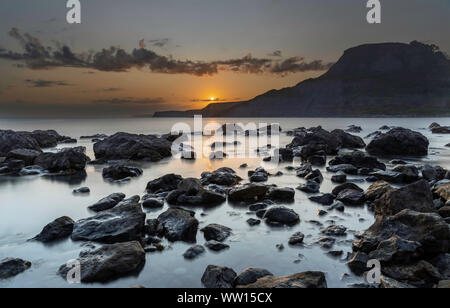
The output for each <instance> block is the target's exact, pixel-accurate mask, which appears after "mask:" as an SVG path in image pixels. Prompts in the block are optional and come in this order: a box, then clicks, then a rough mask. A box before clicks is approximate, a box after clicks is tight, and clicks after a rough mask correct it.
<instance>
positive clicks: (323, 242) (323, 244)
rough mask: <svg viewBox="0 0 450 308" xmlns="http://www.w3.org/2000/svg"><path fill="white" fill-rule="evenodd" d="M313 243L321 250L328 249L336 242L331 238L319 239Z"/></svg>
mask: <svg viewBox="0 0 450 308" xmlns="http://www.w3.org/2000/svg"><path fill="white" fill-rule="evenodd" d="M314 243H315V244H319V245H320V246H321V247H322V248H325V249H330V248H332V247H333V246H334V243H336V240H335V239H334V238H332V237H321V238H319V239H317V240H316V241H315V242H314Z"/></svg>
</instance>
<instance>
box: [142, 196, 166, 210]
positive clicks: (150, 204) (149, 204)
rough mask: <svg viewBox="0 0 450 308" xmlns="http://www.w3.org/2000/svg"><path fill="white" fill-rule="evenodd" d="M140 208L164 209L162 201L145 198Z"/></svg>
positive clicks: (160, 199)
mask: <svg viewBox="0 0 450 308" xmlns="http://www.w3.org/2000/svg"><path fill="white" fill-rule="evenodd" d="M142 206H143V207H144V208H147V209H160V208H162V207H164V199H162V198H145V199H143V201H142Z"/></svg>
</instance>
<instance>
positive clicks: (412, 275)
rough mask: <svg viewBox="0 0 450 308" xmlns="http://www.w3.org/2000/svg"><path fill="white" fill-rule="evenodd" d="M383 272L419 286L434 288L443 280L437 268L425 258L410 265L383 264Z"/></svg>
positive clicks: (403, 281)
mask: <svg viewBox="0 0 450 308" xmlns="http://www.w3.org/2000/svg"><path fill="white" fill-rule="evenodd" d="M381 272H382V273H383V275H385V276H388V277H391V278H393V279H395V280H397V281H400V282H402V283H407V284H409V285H413V286H415V287H419V288H432V287H434V285H435V284H437V283H438V282H439V281H440V280H441V275H440V274H439V272H438V271H437V269H436V268H435V267H434V266H433V265H431V264H430V263H428V262H426V261H424V260H421V261H419V262H417V263H414V264H409V265H405V264H401V265H388V266H383V267H382V268H381Z"/></svg>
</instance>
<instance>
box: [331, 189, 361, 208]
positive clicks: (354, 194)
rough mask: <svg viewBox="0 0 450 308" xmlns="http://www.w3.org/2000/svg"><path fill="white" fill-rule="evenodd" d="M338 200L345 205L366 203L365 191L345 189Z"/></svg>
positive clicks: (337, 197) (338, 196)
mask: <svg viewBox="0 0 450 308" xmlns="http://www.w3.org/2000/svg"><path fill="white" fill-rule="evenodd" d="M336 200H338V201H341V202H342V203H344V204H345V205H353V206H358V205H362V204H364V201H366V198H365V196H364V192H362V191H359V190H355V189H344V190H343V191H341V192H340V193H339V194H338V195H337V196H336Z"/></svg>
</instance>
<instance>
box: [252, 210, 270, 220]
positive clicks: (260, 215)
mask: <svg viewBox="0 0 450 308" xmlns="http://www.w3.org/2000/svg"><path fill="white" fill-rule="evenodd" d="M266 212H267V210H258V211H256V213H255V214H256V217H258V218H263V217H264V215H265V214H266Z"/></svg>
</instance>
